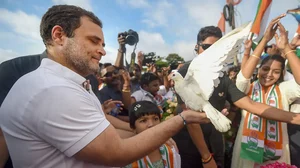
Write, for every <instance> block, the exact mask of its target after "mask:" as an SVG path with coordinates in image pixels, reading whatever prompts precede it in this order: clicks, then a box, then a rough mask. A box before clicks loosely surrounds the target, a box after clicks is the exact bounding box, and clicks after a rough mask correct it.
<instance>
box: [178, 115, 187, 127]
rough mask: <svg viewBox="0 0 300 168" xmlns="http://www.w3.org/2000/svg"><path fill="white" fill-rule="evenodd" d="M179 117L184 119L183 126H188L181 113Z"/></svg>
mask: <svg viewBox="0 0 300 168" xmlns="http://www.w3.org/2000/svg"><path fill="white" fill-rule="evenodd" d="M179 116H180V117H181V118H182V120H183V125H186V121H185V119H184V118H183V116H182V115H181V113H179Z"/></svg>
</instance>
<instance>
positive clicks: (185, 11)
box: [0, 0, 300, 63]
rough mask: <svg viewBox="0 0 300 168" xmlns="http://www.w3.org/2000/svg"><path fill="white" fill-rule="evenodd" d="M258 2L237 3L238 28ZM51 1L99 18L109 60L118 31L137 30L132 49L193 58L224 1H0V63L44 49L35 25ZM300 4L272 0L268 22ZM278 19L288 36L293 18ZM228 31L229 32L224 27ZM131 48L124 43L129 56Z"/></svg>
mask: <svg viewBox="0 0 300 168" xmlns="http://www.w3.org/2000/svg"><path fill="white" fill-rule="evenodd" d="M235 1H236V0H235ZM258 2H259V0H242V1H241V3H240V4H238V5H236V6H235V17H236V24H237V26H239V25H241V24H243V23H246V22H248V21H252V20H253V19H254V17H255V14H256V9H257V5H258ZM55 4H70V5H77V6H80V7H82V8H84V9H87V10H89V11H92V12H94V13H95V15H96V16H98V17H99V18H100V19H101V20H102V22H103V26H104V27H103V32H104V37H105V43H106V47H105V50H106V52H107V54H106V56H104V57H102V59H101V62H102V63H105V62H111V63H113V62H114V60H115V58H116V56H117V51H118V41H117V35H118V33H120V32H124V31H127V30H128V29H133V30H135V31H137V32H138V34H139V39H140V40H139V43H138V44H137V49H136V52H138V51H143V52H144V53H148V52H155V53H156V55H159V56H162V57H164V56H167V55H168V54H169V53H178V54H179V55H180V56H182V57H183V58H184V59H185V60H186V61H187V60H191V59H193V58H194V57H195V56H196V55H195V53H194V50H193V49H194V46H195V44H196V36H197V33H198V31H199V29H200V28H201V27H204V26H210V25H214V26H217V23H218V21H219V19H220V16H221V12H222V11H223V7H224V5H225V4H226V0H184V1H182V0H43V1H40V0H26V1H25V0H0V63H1V62H3V61H5V60H8V59H12V58H15V57H19V56H24V55H30V54H39V53H42V52H43V51H44V50H45V46H44V44H43V42H42V39H41V37H40V35H39V24H40V20H41V17H42V16H43V14H44V13H45V12H46V11H47V9H48V8H50V7H51V6H52V5H55ZM299 4H300V2H299V1H298V0H284V1H283V0H273V2H272V7H271V12H270V16H269V21H270V20H271V19H272V18H274V17H276V16H278V15H280V14H282V13H285V12H286V11H287V10H288V9H294V8H296V7H297V6H298V5H299ZM281 22H282V24H283V25H284V26H285V28H286V29H287V30H288V31H289V38H290V39H291V38H292V37H293V35H294V33H295V32H296V29H297V22H296V20H295V19H294V18H293V17H292V16H291V15H287V16H286V17H285V18H284V19H282V20H281ZM226 30H227V31H230V28H229V27H228V25H227V27H226ZM132 50H133V47H132V46H128V45H127V58H128V59H129V58H130V53H131V52H132Z"/></svg>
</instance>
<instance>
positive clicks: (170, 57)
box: [166, 53, 184, 64]
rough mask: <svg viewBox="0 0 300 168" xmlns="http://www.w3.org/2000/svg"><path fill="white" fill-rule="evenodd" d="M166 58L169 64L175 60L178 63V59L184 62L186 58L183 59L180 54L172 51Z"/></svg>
mask: <svg viewBox="0 0 300 168" xmlns="http://www.w3.org/2000/svg"><path fill="white" fill-rule="evenodd" d="M166 60H167V61H168V63H169V64H172V63H174V62H176V63H177V62H178V61H180V62H184V59H183V58H182V57H181V56H179V55H178V54H176V53H170V54H169V55H168V56H167V57H166Z"/></svg>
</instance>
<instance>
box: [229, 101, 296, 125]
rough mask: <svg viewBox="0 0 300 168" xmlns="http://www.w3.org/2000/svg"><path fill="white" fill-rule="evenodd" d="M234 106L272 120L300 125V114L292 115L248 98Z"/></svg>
mask: <svg viewBox="0 0 300 168" xmlns="http://www.w3.org/2000/svg"><path fill="white" fill-rule="evenodd" d="M234 104H235V105H236V106H237V107H239V108H241V109H244V110H246V111H248V112H250V113H253V114H256V115H259V116H261V117H264V118H267V119H270V120H276V121H281V122H286V123H291V124H297V125H300V114H295V113H291V112H288V111H284V110H280V109H277V108H274V107H271V106H268V105H266V104H262V103H257V102H254V101H252V100H251V99H250V98H249V97H248V96H245V97H243V98H241V99H240V100H238V101H236V102H234Z"/></svg>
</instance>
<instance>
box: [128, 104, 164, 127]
mask: <svg viewBox="0 0 300 168" xmlns="http://www.w3.org/2000/svg"><path fill="white" fill-rule="evenodd" d="M151 114H155V115H157V116H158V117H159V119H161V116H160V109H159V108H158V107H157V105H156V104H155V103H152V102H151V101H145V100H143V101H138V102H135V103H133V104H132V105H131V107H130V110H129V124H130V127H131V128H132V129H135V121H136V120H138V119H139V118H141V117H142V116H145V115H151Z"/></svg>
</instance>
